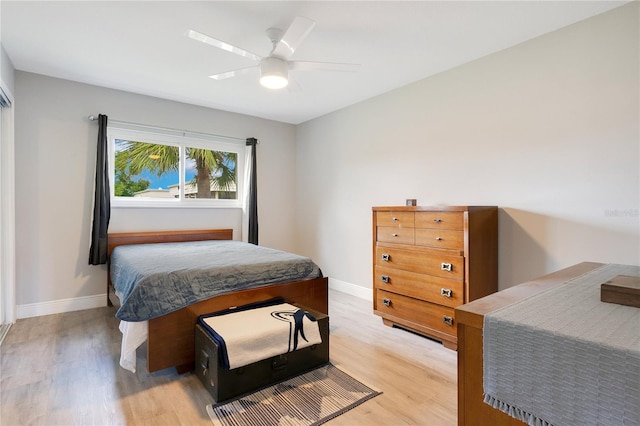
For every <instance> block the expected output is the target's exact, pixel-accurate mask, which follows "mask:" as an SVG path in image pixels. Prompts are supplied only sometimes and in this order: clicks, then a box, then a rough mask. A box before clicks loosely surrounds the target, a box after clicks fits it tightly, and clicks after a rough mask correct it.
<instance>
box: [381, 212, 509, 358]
mask: <svg viewBox="0 0 640 426" xmlns="http://www.w3.org/2000/svg"><path fill="white" fill-rule="evenodd" d="M497 290H498V208H497V207H479V206H447V207H421V206H418V207H415V206H396V207H373V312H374V313H375V314H376V315H380V316H381V317H382V319H383V322H384V324H386V325H389V326H394V325H396V326H399V327H402V328H405V329H408V330H412V331H414V332H417V333H420V334H422V335H425V336H428V337H431V338H434V339H436V340H439V341H441V342H442V343H443V344H444V345H445V346H446V347H448V348H450V349H454V350H456V349H457V344H458V339H457V330H456V329H457V327H456V320H455V314H454V309H455V308H456V307H457V306H459V305H462V304H464V303H468V302H470V301H472V300H475V299H478V298H480V297H484V296H486V295H488V294H491V293H494V292H496V291H497Z"/></svg>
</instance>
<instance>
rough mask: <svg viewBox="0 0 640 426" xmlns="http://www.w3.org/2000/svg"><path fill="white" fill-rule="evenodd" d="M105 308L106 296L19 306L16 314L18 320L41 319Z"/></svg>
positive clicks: (100, 295)
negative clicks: (54, 315) (46, 316)
mask: <svg viewBox="0 0 640 426" xmlns="http://www.w3.org/2000/svg"><path fill="white" fill-rule="evenodd" d="M103 306H107V295H106V294H98V295H95V296H84V297H74V298H72V299H60V300H52V301H50V302H42V303H29V304H26V305H18V306H16V308H17V309H16V313H17V317H18V319H22V318H31V317H40V316H43V315H53V314H62V313H65V312H73V311H82V310H84V309H93V308H102V307H103Z"/></svg>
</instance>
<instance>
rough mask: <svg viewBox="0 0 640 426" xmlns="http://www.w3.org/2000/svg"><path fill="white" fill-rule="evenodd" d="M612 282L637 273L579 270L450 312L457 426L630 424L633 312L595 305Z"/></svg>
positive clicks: (639, 348)
mask: <svg viewBox="0 0 640 426" xmlns="http://www.w3.org/2000/svg"><path fill="white" fill-rule="evenodd" d="M618 274H621V275H625V276H628V275H630V276H635V277H637V276H638V275H640V268H639V267H638V266H631V265H615V264H601V263H593V262H583V263H580V264H577V265H574V266H571V267H569V268H566V269H563V270H560V271H558V272H555V273H552V274H549V275H546V276H543V277H540V278H538V279H535V280H533V281H530V282H527V283H524V284H520V285H517V286H515V287H512V288H509V289H506V290H503V291H500V292H498V293H495V294H493V295H490V296H487V297H484V298H482V299H478V300H476V301H473V302H471V303H469V304H466V305H462V306H460V307H458V308H457V309H456V320H457V323H458V424H459V425H475V424H492V425H499V426H503V425H522V424H523V422H526V423H529V424H541V425H542V424H548V423H554V424H627V423H628V422H629V423H628V424H637V423H638V420H639V418H640V414H639V408H638V407H640V396H639V393H638V392H637V389H638V386H640V385H639V383H640V379H639V378H638V371H640V335H638V332H637V330H638V328H637V324H638V323H640V310H638V308H633V307H628V306H622V305H617V304H611V303H604V302H601V301H600V285H601V284H602V283H604V282H606V281H607V280H609V279H611V278H612V277H613V276H618ZM541 303H542V306H543V307H542V308H540V306H541ZM558 308H560V309H558ZM558 313H559V314H558ZM558 315H559V316H558ZM510 316H511V317H513V316H518V322H519V323H520V324H514V323H509V324H508V325H507V328H506V330H507V331H506V334H498V335H496V334H495V324H494V321H496V320H497V321H498V322H499V321H501V320H502V319H504V318H508V317H510ZM521 318H524V320H521ZM522 323H523V324H525V326H526V329H524V330H523V329H521V328H519V327H520V326H521V324H522ZM532 324H533V325H535V326H532ZM510 328H511V330H509V329H510ZM550 330H551V331H550ZM503 331H504V329H503ZM505 336H510V338H505ZM499 340H501V341H500V342H498V343H499V344H500V345H502V346H503V347H505V348H507V352H506V353H507V354H508V356H507V357H506V358H505V357H504V354H501V353H500V352H499V351H498V352H496V350H495V346H496V342H497V341H499ZM523 348H524V349H525V350H524V351H522V349H523ZM496 362H499V364H497V365H496V364H495V363H496ZM492 366H493V367H492ZM495 369H498V370H500V369H504V371H501V372H500V373H499V374H497V375H496V374H495V372H494V371H493V370H495ZM519 369H522V370H524V371H518V370H519ZM496 377H497V379H496ZM496 380H497V381H500V380H502V383H501V384H499V386H501V388H499V390H498V391H496V390H495V389H494V388H495V386H496V383H495V381H496ZM505 389H508V390H509V391H508V392H507V393H504V390H505ZM522 389H525V390H526V393H527V397H526V398H525V399H522V398H521V392H522ZM495 392H503V393H502V395H501V396H500V397H499V398H496V397H494V395H495ZM514 398H515V399H514ZM519 398H520V399H519ZM507 399H509V401H506V400H507ZM485 401H486V402H485ZM505 401H506V403H505ZM515 401H518V402H517V403H516V402H515ZM521 407H525V408H526V409H525V408H521ZM532 407H533V408H535V409H533V408H532ZM518 418H520V419H518ZM621 418H622V420H620V419H621ZM547 422H548V423H547Z"/></svg>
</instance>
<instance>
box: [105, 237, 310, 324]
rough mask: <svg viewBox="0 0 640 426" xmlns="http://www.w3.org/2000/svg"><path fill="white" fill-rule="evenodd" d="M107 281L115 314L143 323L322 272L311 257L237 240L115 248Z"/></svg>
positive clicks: (126, 319)
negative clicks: (225, 296) (117, 306)
mask: <svg viewBox="0 0 640 426" xmlns="http://www.w3.org/2000/svg"><path fill="white" fill-rule="evenodd" d="M110 264H111V266H110V274H111V282H112V283H113V285H114V287H115V289H116V292H117V294H118V296H119V297H120V300H121V302H122V304H121V306H120V309H119V310H118V312H117V313H116V317H117V318H119V319H121V320H124V321H145V320H149V319H152V318H156V317H159V316H161V315H164V314H167V313H170V312H173V311H176V310H178V309H181V308H183V307H185V306H188V305H190V304H193V303H195V302H198V301H200V300H205V299H209V298H211V297H213V296H217V295H220V294H224V293H230V292H233V291H237V290H244V289H247V288H253V287H261V286H265V285H269V284H275V283H282V282H288V281H296V280H300V279H306V278H318V277H321V276H322V272H321V271H320V268H319V267H318V266H317V265H316V264H315V263H314V262H313V261H312V260H311V259H309V258H307V257H303V256H298V255H295V254H292V253H287V252H284V251H280V250H274V249H270V248H267V247H261V246H256V245H253V244H248V243H244V242H241V241H227V240H225V241H196V242H185V243H161V244H136V245H127V246H119V247H116V248H115V249H114V251H113V253H112V254H111V259H110Z"/></svg>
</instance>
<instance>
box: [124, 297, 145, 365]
mask: <svg viewBox="0 0 640 426" xmlns="http://www.w3.org/2000/svg"><path fill="white" fill-rule="evenodd" d="M116 296H117V297H118V299H120V300H122V294H121V293H120V292H118V291H116ZM118 328H119V329H120V332H121V333H122V344H121V346H120V367H122V368H124V369H125V370H129V371H131V372H132V373H135V372H136V355H137V354H136V352H137V349H138V348H139V347H140V345H142V344H143V343H144V342H145V341H146V340H147V337H148V335H149V321H138V322H129V321H120V325H119V327H118Z"/></svg>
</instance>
